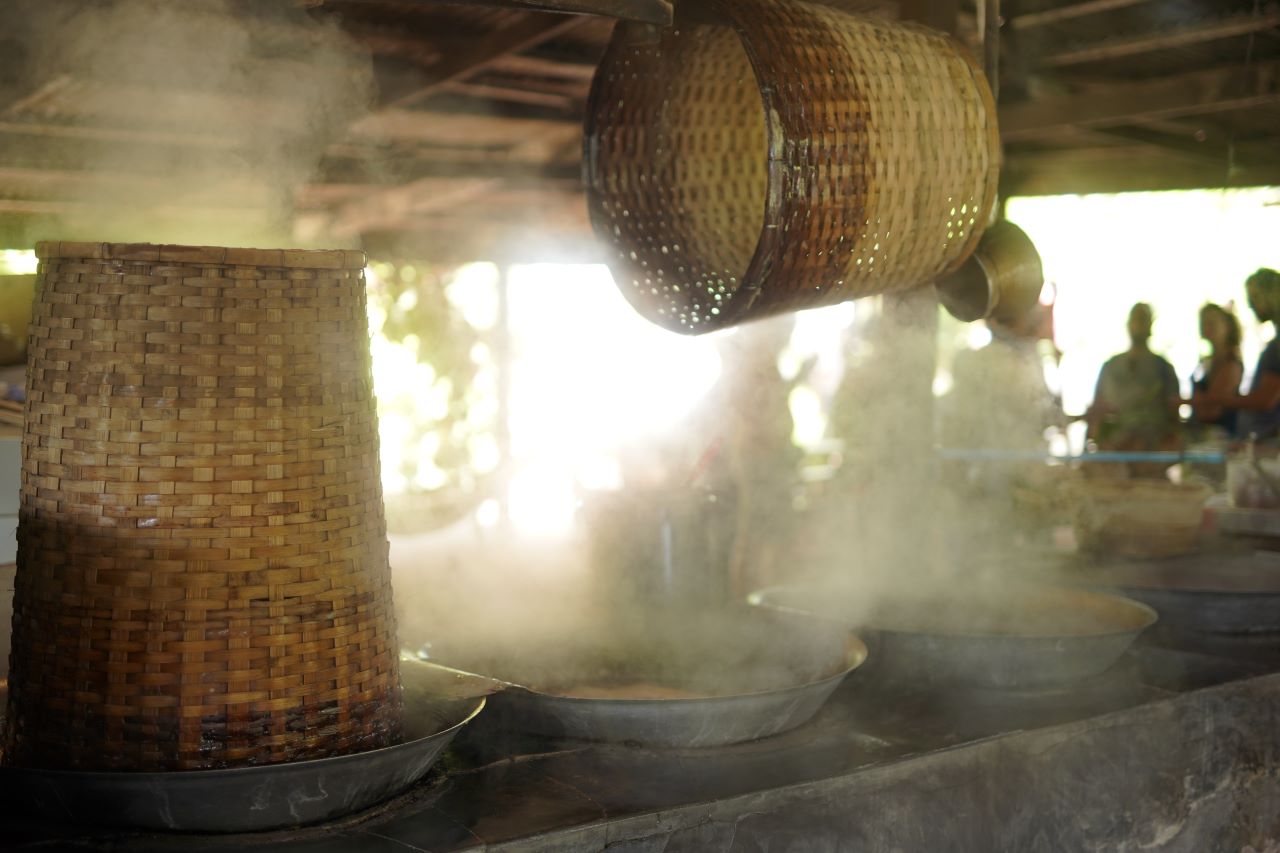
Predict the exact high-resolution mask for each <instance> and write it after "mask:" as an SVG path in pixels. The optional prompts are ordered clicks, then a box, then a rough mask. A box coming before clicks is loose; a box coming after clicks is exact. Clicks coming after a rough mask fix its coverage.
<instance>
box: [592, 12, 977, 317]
mask: <svg viewBox="0 0 1280 853" xmlns="http://www.w3.org/2000/svg"><path fill="white" fill-rule="evenodd" d="M686 6H689V7H690V8H689V10H688V12H687V13H686V14H684V16H683V18H682V19H681V20H679V21H678V22H677V25H676V26H675V27H672V28H670V29H667V30H663V31H661V32H660V33H659V34H657V35H656V36H655V37H653V39H650V38H647V37H646V36H647V32H648V31H644V30H641V29H639V28H637V27H635V26H630V25H624V26H620V27H619V28H618V30H617V31H616V33H615V36H614V39H613V42H612V43H611V44H610V46H609V49H608V51H607V53H606V54H605V57H604V59H603V61H602V62H601V64H600V67H599V69H598V71H597V73H596V77H595V82H594V83H593V85H592V92H591V100H590V104H589V107H588V114H587V124H586V129H585V148H586V174H587V183H588V204H589V207H590V212H591V217H592V222H593V225H594V227H595V230H596V233H597V234H598V235H599V236H600V238H601V239H602V240H604V241H605V242H606V244H607V245H608V247H609V250H610V251H609V263H610V266H611V268H612V270H613V274H614V278H615V279H616V280H617V282H618V285H619V286H620V287H621V288H622V291H623V293H624V294H625V295H626V296H627V298H628V299H629V300H630V301H631V303H632V304H633V305H634V306H635V307H636V308H637V309H638V310H639V311H640V312H641V313H642V314H644V315H645V316H646V317H648V318H649V319H651V320H653V321H655V322H657V323H659V324H661V325H663V326H666V327H667V328H670V329H673V330H676V331H680V332H687V333H697V332H703V331H709V330H712V329H716V328H720V327H724V326H730V325H734V324H736V323H740V322H743V321H745V320H751V319H756V318H760V317H764V316H768V315H770V314H776V313H779V312H783V311H791V310H796V309H801V308H809V307H814V306H818V305H829V304H832V303H835V302H841V301H844V300H846V299H852V298H855V297H860V296H867V295H871V294H876V293H885V292H890V291H899V290H904V289H907V288H912V287H918V286H921V285H925V284H930V283H932V282H933V281H934V280H936V279H937V278H938V277H940V276H942V275H944V274H945V273H947V272H950V271H951V270H954V269H955V268H956V267H958V266H959V265H960V263H961V262H962V261H964V259H965V258H966V257H967V256H968V255H969V253H970V252H972V251H973V248H974V247H975V246H976V244H977V241H978V238H979V237H980V236H981V234H982V230H983V229H984V228H985V227H986V225H987V223H988V220H989V218H990V214H991V208H992V205H993V203H994V201H995V195H996V182H997V179H998V175H999V159H1000V148H999V134H998V132H997V127H996V114H995V104H994V101H993V99H992V96H991V90H990V88H989V86H988V85H987V82H986V78H985V77H984V76H983V74H982V71H981V70H980V69H979V68H978V66H977V65H976V64H975V63H974V62H973V60H972V59H971V58H970V57H969V56H968V55H967V53H966V52H965V50H964V48H963V47H962V46H961V45H960V44H959V43H957V42H956V41H954V40H953V39H951V38H950V37H948V36H946V35H944V34H942V33H937V32H934V31H931V30H928V29H925V28H922V27H918V26H913V25H908V24H902V23H898V22H894V21H890V20H886V19H877V18H871V17H859V16H855V15H851V14H848V13H845V12H841V11H839V10H836V9H832V8H830V7H828V6H823V5H820V4H818V3H810V2H804V0H707V2H706V3H704V4H686ZM681 8H683V7H678V11H679V9H681ZM693 15H696V16H698V17H696V18H695V17H691V16H693Z"/></svg>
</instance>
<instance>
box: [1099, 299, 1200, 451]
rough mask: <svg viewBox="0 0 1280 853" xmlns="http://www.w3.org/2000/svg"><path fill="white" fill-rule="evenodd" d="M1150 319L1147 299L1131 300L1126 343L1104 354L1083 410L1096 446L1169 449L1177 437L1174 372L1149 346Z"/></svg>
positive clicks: (1177, 441) (1178, 400) (1178, 401)
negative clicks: (1111, 353)
mask: <svg viewBox="0 0 1280 853" xmlns="http://www.w3.org/2000/svg"><path fill="white" fill-rule="evenodd" d="M1154 320H1155V313H1154V312H1153V311H1152V310H1151V306H1150V305H1148V304H1147V303H1145V302H1139V303H1137V304H1136V305H1134V306H1133V308H1132V309H1130V311H1129V324H1128V326H1129V341H1130V346H1129V349H1128V350H1127V351H1125V352H1122V353H1120V354H1119V355H1117V356H1113V357H1112V358H1111V359H1110V360H1108V361H1107V363H1106V364H1104V365H1103V366H1102V371H1101V373H1099V374H1098V385H1097V389H1096V390H1095V392H1094V397H1093V405H1092V406H1090V407H1089V411H1088V412H1087V413H1086V414H1085V420H1086V421H1087V423H1088V427H1089V431H1088V437H1089V439H1090V440H1091V441H1092V442H1093V443H1094V445H1095V446H1096V447H1097V449H1098V450H1103V451H1140V452H1146V451H1158V450H1174V449H1177V447H1178V446H1179V444H1180V443H1181V435H1180V429H1179V428H1180V421H1179V418H1178V407H1179V406H1181V404H1182V395H1181V393H1180V392H1179V386H1178V375H1177V373H1176V372H1175V371H1174V369H1173V365H1172V364H1170V363H1169V362H1168V360H1167V359H1165V358H1163V357H1162V356H1159V355H1157V354H1156V353H1154V352H1152V351H1151V348H1150V346H1149V342H1150V340H1151V326H1152V323H1153V322H1154ZM1161 470H1163V469H1161ZM1134 473H1136V472H1134ZM1153 473H1154V472H1153Z"/></svg>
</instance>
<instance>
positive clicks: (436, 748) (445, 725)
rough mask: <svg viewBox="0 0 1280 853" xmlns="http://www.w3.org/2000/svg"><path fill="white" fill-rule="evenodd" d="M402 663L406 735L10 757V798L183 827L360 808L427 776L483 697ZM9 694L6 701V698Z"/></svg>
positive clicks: (300, 819)
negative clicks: (290, 757) (54, 762)
mask: <svg viewBox="0 0 1280 853" xmlns="http://www.w3.org/2000/svg"><path fill="white" fill-rule="evenodd" d="M434 677H435V674H434V673H430V672H426V671H418V668H416V667H413V666H412V665H406V666H402V667H401V679H402V682H403V684H404V698H405V722H404V730H405V740H404V742H403V743H400V744H398V745H396V746H391V747H386V748H384V749H375V750H371V751H369V752H362V753H358V754H355V755H343V756H339V757H336V758H322V759H317V760H314V761H296V762H290V763H287V764H272V765H264V766H260V767H239V768H233V769H229V770H193V771H175V772H140V773H134V772H81V771H69V770H38V769H30V768H19V767H4V766H0V802H4V803H5V804H6V805H7V807H8V808H12V809H23V810H25V811H27V812H32V813H35V814H39V815H41V816H43V817H47V818H49V819H51V820H57V821H60V822H75V823H87V824H94V825H99V826H117V827H126V828H130V829H149V830H172V831H181V832H258V831H263V830H270V829H281V828H285V827H296V826H304V825H306V824H312V823H319V822H321V821H326V820H332V819H334V818H338V817H342V816H345V815H349V814H353V813H355V812H358V811H360V810H362V809H365V808H368V807H369V806H372V805H375V804H376V803H379V802H382V801H383V800H386V799H388V798H390V797H393V796H395V795H396V794H399V793H401V792H402V791H404V790H406V789H408V788H409V787H410V786H411V785H413V784H414V783H416V782H417V781H418V780H420V779H421V778H422V777H423V776H424V775H426V772H427V771H428V770H429V769H431V766H432V764H434V763H435V761H436V759H437V758H438V757H439V755H440V753H441V752H443V751H444V749H445V747H446V746H448V745H449V742H450V741H452V740H453V738H454V736H455V735H456V734H457V733H458V731H459V730H460V729H461V728H462V727H463V726H464V725H466V724H467V723H469V722H470V721H471V720H473V719H474V718H475V717H476V715H477V714H479V713H480V711H481V710H482V709H483V708H484V704H485V700H484V699H483V698H463V699H459V698H448V697H444V698H442V697H440V696H439V695H438V693H439V691H438V690H437V689H436V688H435V687H434V685H432V684H431V679H433V678H434ZM3 698H4V697H2V696H0V707H3Z"/></svg>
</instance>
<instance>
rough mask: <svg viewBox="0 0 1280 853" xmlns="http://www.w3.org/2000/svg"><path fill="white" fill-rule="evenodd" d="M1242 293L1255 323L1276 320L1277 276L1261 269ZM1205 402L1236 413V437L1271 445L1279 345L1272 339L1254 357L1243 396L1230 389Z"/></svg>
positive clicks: (1276, 427) (1279, 404)
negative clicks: (1254, 318) (1267, 442)
mask: <svg viewBox="0 0 1280 853" xmlns="http://www.w3.org/2000/svg"><path fill="white" fill-rule="evenodd" d="M1244 289H1245V294H1246V295H1247V296H1248V298H1249V308H1250V309H1252V310H1253V313H1254V315H1255V316H1256V317H1257V318H1258V322H1260V323H1272V324H1274V323H1275V322H1276V320H1277V318H1280V272H1276V271H1275V270H1273V269H1267V268H1265V267H1264V268H1262V269H1260V270H1258V271H1257V272H1255V273H1254V274H1253V275H1251V276H1249V278H1247V279H1246V280H1245V283H1244ZM1209 400H1210V401H1211V402H1214V403H1218V404H1220V405H1222V406H1223V407H1224V408H1226V409H1229V410H1234V411H1238V412H1239V413H1240V419H1239V422H1238V423H1237V425H1236V433H1237V434H1238V435H1239V436H1241V437H1250V436H1252V437H1255V438H1257V439H1258V440H1260V441H1275V440H1276V437H1277V434H1278V433H1280V344H1278V343H1277V342H1276V339H1275V337H1274V336H1273V337H1272V339H1271V340H1270V341H1269V342H1268V343H1267V345H1266V347H1264V348H1263V350H1262V354H1261V355H1260V356H1258V366H1257V367H1256V368H1254V371H1253V380H1252V381H1251V382H1250V383H1249V392H1248V393H1247V394H1244V395H1241V394H1240V393H1239V391H1238V390H1237V389H1235V388H1232V389H1229V390H1226V391H1223V392H1221V393H1219V394H1217V395H1213V396H1210V397H1209Z"/></svg>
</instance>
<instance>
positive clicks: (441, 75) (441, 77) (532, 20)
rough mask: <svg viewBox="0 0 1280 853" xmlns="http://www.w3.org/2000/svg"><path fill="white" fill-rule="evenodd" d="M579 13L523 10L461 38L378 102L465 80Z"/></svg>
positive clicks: (569, 23)
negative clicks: (506, 22) (514, 17)
mask: <svg viewBox="0 0 1280 853" xmlns="http://www.w3.org/2000/svg"><path fill="white" fill-rule="evenodd" d="M582 20H583V19H582V18H579V17H559V16H554V15H539V14H534V13H530V14H525V15H521V16H520V17H519V18H518V19H517V20H516V21H515V22H514V23H512V24H509V25H507V26H505V27H502V28H501V29H498V30H495V31H494V32H492V33H490V34H488V35H485V36H482V37H480V38H477V39H464V40H459V41H458V42H456V43H455V46H454V48H453V49H452V50H449V51H446V52H445V53H443V54H442V56H441V59H440V61H439V62H437V63H435V64H434V65H433V66H432V67H431V68H430V69H428V70H427V71H426V72H425V74H424V76H423V78H422V79H421V80H419V81H417V82H415V83H413V84H411V85H408V86H407V91H390V92H384V93H383V95H382V98H381V106H382V107H383V108H388V107H405V106H408V105H410V104H413V103H416V102H417V101H420V100H422V99H423V98H425V97H427V96H428V95H430V94H431V93H432V92H435V91H437V90H438V89H439V88H440V87H441V86H443V85H444V84H446V83H451V82H454V81H458V80H465V79H466V78H468V77H470V76H471V75H472V74H475V73H477V72H478V71H480V70H482V69H484V68H486V67H488V66H489V65H490V63H492V62H494V61H496V60H498V59H501V58H502V57H504V56H506V55H507V54H511V53H519V52H520V51H523V50H528V49H529V48H531V47H535V46H537V45H539V44H542V43H543V42H545V41H547V40H549V39H552V38H555V37H556V36H558V35H560V34H561V33H564V32H566V31H568V30H570V29H572V28H573V27H576V26H578V25H579V24H580V23H581V22H582Z"/></svg>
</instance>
